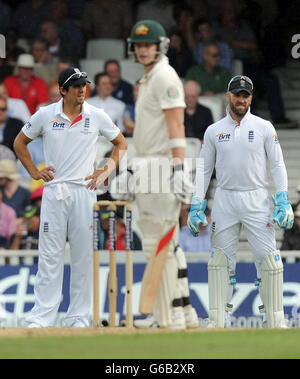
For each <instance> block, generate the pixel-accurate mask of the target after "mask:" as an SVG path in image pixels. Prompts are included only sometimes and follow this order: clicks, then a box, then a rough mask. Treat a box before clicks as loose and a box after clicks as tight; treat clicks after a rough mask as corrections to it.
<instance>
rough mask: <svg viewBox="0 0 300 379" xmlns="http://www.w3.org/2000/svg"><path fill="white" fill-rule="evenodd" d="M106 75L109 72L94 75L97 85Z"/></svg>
mask: <svg viewBox="0 0 300 379" xmlns="http://www.w3.org/2000/svg"><path fill="white" fill-rule="evenodd" d="M104 76H108V74H107V73H106V72H99V73H98V74H96V75H95V76H94V83H95V86H97V85H98V82H99V80H100V79H101V78H103V77H104Z"/></svg>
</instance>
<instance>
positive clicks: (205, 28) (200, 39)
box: [193, 18, 234, 73]
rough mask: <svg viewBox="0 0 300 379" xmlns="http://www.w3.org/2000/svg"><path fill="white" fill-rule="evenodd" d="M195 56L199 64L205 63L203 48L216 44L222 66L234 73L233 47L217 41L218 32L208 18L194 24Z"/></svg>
mask: <svg viewBox="0 0 300 379" xmlns="http://www.w3.org/2000/svg"><path fill="white" fill-rule="evenodd" d="M193 36H194V45H193V56H194V59H195V61H196V62H197V63H198V64H201V63H202V62H203V47H204V44H205V43H209V42H216V43H217V44H218V46H219V48H220V66H222V67H226V68H227V69H228V70H229V71H230V72H231V73H232V72H233V59H234V53H233V50H232V49H231V47H230V46H229V45H228V44H227V43H225V42H222V41H217V38H216V32H215V30H214V29H213V26H212V24H211V22H210V21H209V20H208V19H206V18H199V19H197V20H196V21H195V22H194V24H193Z"/></svg>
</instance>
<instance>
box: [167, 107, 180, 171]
mask: <svg viewBox="0 0 300 379" xmlns="http://www.w3.org/2000/svg"><path fill="white" fill-rule="evenodd" d="M164 113H165V117H166V120H167V124H168V127H169V138H170V147H171V151H172V156H173V160H174V163H175V165H177V164H183V162H184V156H185V130H184V123H183V119H184V111H183V108H174V109H169V110H165V111H164Z"/></svg>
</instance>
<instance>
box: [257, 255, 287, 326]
mask: <svg viewBox="0 0 300 379" xmlns="http://www.w3.org/2000/svg"><path fill="white" fill-rule="evenodd" d="M261 289H262V297H263V302H264V306H265V310H266V317H267V323H268V327H269V328H282V327H283V325H284V312H283V264H282V260H281V256H280V251H279V250H276V251H274V252H273V253H270V254H268V255H267V256H266V257H265V258H264V260H263V263H262V278H261Z"/></svg>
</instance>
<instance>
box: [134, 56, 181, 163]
mask: <svg viewBox="0 0 300 379" xmlns="http://www.w3.org/2000/svg"><path fill="white" fill-rule="evenodd" d="M140 83H141V86H140V88H139V94H138V98H137V102H136V105H135V116H136V117H135V120H136V122H135V128H134V132H133V139H134V147H135V150H136V153H137V156H140V157H142V156H158V155H164V156H172V152H171V149H170V145H169V144H170V139H169V129H168V124H167V121H166V118H165V114H164V112H163V110H164V109H172V108H185V101H184V90H183V85H182V82H181V80H180V79H179V77H178V75H177V73H176V71H175V70H174V69H173V67H171V66H170V65H169V60H168V58H167V57H166V56H162V58H161V59H160V60H159V61H158V62H157V63H156V64H155V65H154V67H153V69H152V70H151V71H150V72H149V74H148V75H146V76H145V77H144V78H143V79H142V80H141V82H140Z"/></svg>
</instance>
